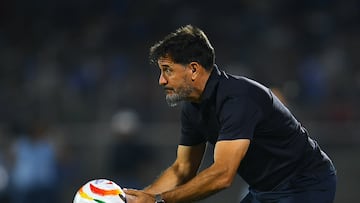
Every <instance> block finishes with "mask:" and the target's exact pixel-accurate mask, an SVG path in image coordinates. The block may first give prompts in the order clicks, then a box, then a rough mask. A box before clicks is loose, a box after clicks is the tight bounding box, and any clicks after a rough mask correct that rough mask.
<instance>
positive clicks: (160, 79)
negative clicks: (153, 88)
mask: <svg viewBox="0 0 360 203" xmlns="http://www.w3.org/2000/svg"><path fill="white" fill-rule="evenodd" d="M166 84H167V80H166V78H165V77H164V76H163V74H160V77H159V85H161V86H164V85H166Z"/></svg>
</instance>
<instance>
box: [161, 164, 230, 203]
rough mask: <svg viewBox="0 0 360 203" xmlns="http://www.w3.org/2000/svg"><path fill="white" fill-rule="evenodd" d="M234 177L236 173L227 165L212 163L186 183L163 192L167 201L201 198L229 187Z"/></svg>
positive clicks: (168, 202)
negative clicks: (230, 171) (228, 168)
mask: <svg viewBox="0 0 360 203" xmlns="http://www.w3.org/2000/svg"><path fill="white" fill-rule="evenodd" d="M233 178H234V174H232V173H229V170H227V168H226V167H224V166H222V167H219V166H216V165H212V166H211V167H209V168H207V169H206V170H204V171H202V172H201V173H199V174H198V175H197V176H196V177H195V178H193V179H191V180H190V181H188V182H187V183H186V184H183V185H181V186H179V187H176V188H175V189H173V190H170V191H167V192H164V193H162V196H163V198H164V199H165V201H166V202H167V203H173V202H176V203H178V202H192V201H196V200H200V199H203V198H206V197H208V196H210V195H212V194H214V193H216V192H219V191H220V190H223V189H225V188H227V187H229V186H230V185H231V183H232V180H233Z"/></svg>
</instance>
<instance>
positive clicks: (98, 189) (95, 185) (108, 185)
mask: <svg viewBox="0 0 360 203" xmlns="http://www.w3.org/2000/svg"><path fill="white" fill-rule="evenodd" d="M125 202H126V198H125V193H124V191H123V190H122V189H121V187H120V186H119V185H117V184H116V183H115V182H113V181H111V180H107V179H95V180H91V181H89V182H87V183H86V184H85V185H83V186H82V187H81V188H80V189H79V190H78V191H77V192H76V195H75V197H74V201H73V203H125Z"/></svg>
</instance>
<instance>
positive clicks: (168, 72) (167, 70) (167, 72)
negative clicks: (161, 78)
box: [163, 67, 172, 74]
mask: <svg viewBox="0 0 360 203" xmlns="http://www.w3.org/2000/svg"><path fill="white" fill-rule="evenodd" d="M163 71H164V73H166V74H170V73H171V72H172V70H171V69H170V68H168V67H166V68H164V69H163Z"/></svg>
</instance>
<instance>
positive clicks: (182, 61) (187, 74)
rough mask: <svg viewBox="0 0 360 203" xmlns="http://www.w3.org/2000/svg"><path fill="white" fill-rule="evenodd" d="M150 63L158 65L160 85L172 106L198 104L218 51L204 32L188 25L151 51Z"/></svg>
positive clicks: (168, 36)
mask: <svg viewBox="0 0 360 203" xmlns="http://www.w3.org/2000/svg"><path fill="white" fill-rule="evenodd" d="M149 58H150V62H151V63H153V64H156V65H157V66H159V68H160V70H161V75H160V78H159V84H160V85H162V86H163V87H164V89H165V91H166V100H167V102H168V104H169V105H170V106H176V105H177V104H178V103H179V102H181V101H183V100H189V101H193V102H198V101H199V100H200V97H201V93H202V91H203V89H204V88H205V84H206V81H207V79H208V76H209V74H210V72H211V70H212V68H213V66H214V61H215V52H214V48H213V47H212V46H211V44H210V42H209V40H208V39H207V37H206V35H205V34H204V32H203V31H202V30H200V29H199V28H197V27H194V26H191V25H187V26H185V27H181V28H179V29H177V30H176V31H175V32H173V33H171V34H169V35H167V36H166V37H165V38H164V39H163V40H162V41H160V42H158V43H156V44H155V45H154V46H152V47H151V49H150V57H149Z"/></svg>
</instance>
